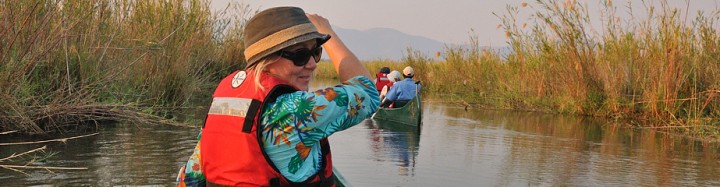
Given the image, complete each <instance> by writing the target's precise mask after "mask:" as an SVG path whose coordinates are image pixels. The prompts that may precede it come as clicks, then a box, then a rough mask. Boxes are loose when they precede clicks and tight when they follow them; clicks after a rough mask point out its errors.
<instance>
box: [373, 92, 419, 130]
mask: <svg viewBox="0 0 720 187" xmlns="http://www.w3.org/2000/svg"><path fill="white" fill-rule="evenodd" d="M373 119H376V120H383V121H389V122H394V123H399V124H403V125H408V126H415V127H418V128H419V127H420V126H421V122H422V121H421V120H422V102H420V95H417V96H415V98H413V99H412V100H410V102H408V103H407V104H405V106H403V107H401V108H380V109H378V111H377V112H375V115H374V116H373Z"/></svg>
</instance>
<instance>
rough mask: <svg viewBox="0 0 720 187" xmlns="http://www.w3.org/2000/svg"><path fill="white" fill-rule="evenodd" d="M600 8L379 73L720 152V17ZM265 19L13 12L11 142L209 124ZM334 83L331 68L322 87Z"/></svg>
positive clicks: (38, 7) (572, 9) (229, 14)
mask: <svg viewBox="0 0 720 187" xmlns="http://www.w3.org/2000/svg"><path fill="white" fill-rule="evenodd" d="M588 3H595V2H588ZM600 3H602V5H604V6H605V8H604V9H602V10H601V12H600V13H599V14H597V15H600V16H599V17H598V16H596V17H592V18H591V17H590V16H589V15H590V14H591V13H590V12H588V9H587V7H586V6H587V5H586V4H583V3H581V2H576V1H557V0H538V1H534V2H531V3H522V4H520V5H517V6H508V9H507V12H505V13H503V14H497V15H496V16H497V17H498V18H499V19H500V21H501V22H502V24H500V25H498V29H503V30H505V31H506V36H507V38H508V44H509V46H508V47H507V50H498V51H496V50H492V49H487V48H483V47H480V45H479V39H478V38H479V37H478V36H472V35H471V36H470V39H469V43H470V45H469V47H457V46H447V47H446V48H445V49H444V51H441V52H439V53H438V54H439V55H437V56H427V55H426V54H423V53H421V52H418V51H414V50H412V49H411V48H410V49H408V50H407V52H406V54H405V57H404V59H402V60H401V62H392V61H381V60H378V61H372V62H366V65H367V67H368V68H369V69H370V70H371V71H377V70H378V69H379V68H380V67H383V66H389V67H391V68H392V69H395V70H402V68H404V67H405V66H406V65H410V66H412V67H414V68H415V72H416V74H417V75H416V79H418V80H420V81H422V83H423V84H424V88H425V89H424V93H423V94H428V95H430V96H431V97H436V98H442V99H443V100H450V101H453V102H457V103H458V104H463V105H471V106H474V107H484V108H501V109H512V110H535V111H543V112H555V113H566V114H578V115H590V116H602V117H608V118H611V119H617V120H618V121H629V122H630V123H631V124H633V125H635V126H638V127H648V128H659V129H669V130H672V131H676V132H681V133H685V134H689V135H691V136H696V137H702V138H709V139H714V140H718V139H720V130H718V127H720V124H719V123H720V120H718V119H719V117H720V110H719V109H720V99H719V98H718V97H719V96H720V95H719V94H720V82H719V81H718V80H720V64H719V63H718V62H720V36H718V34H717V32H718V29H717V28H720V26H719V25H718V18H720V13H719V12H718V11H714V12H702V13H697V14H695V16H688V15H693V14H694V13H691V12H687V10H683V9H678V8H674V7H670V6H668V5H667V4H666V3H661V4H660V5H659V6H656V5H653V4H647V6H645V9H644V10H621V11H618V8H617V7H624V8H627V7H632V6H625V5H614V4H612V1H609V0H608V1H602V2H600ZM628 9H630V8H628ZM618 12H620V13H618ZM252 13H253V11H252V10H250V9H249V8H248V7H247V6H243V5H239V4H232V5H230V6H228V8H227V9H225V10H224V11H219V12H213V11H211V10H210V6H209V1H208V0H172V1H165V0H146V1H92V0H66V1H48V0H6V1H1V2H0V42H1V43H3V45H2V46H0V62H2V63H0V88H2V89H0V133H1V132H6V131H13V132H18V133H29V134H42V133H48V132H65V131H74V130H78V129H82V128H84V127H93V126H95V125H96V124H98V123H99V122H104V121H132V122H134V123H166V124H182V123H186V122H188V121H186V120H202V119H201V117H197V116H194V115H193V114H194V113H193V112H188V111H194V110H195V109H196V106H194V105H196V104H197V103H209V99H210V94H211V93H212V91H213V90H214V87H215V86H216V83H217V81H218V80H219V79H220V78H222V77H223V76H225V75H227V74H229V73H230V72H231V71H234V70H237V69H241V67H243V63H244V62H243V61H244V60H243V58H244V57H243V55H242V54H243V50H244V49H243V43H242V42H243V41H242V26H243V23H244V21H245V20H246V19H247V18H249V16H251V14H252ZM628 13H629V14H630V16H628V15H623V16H619V14H628ZM524 14H529V15H531V16H530V17H529V18H528V19H521V18H520V17H521V16H520V15H524ZM633 14H636V15H633ZM594 15H595V14H594ZM690 17H693V19H690ZM432 55H435V54H432ZM333 72H334V70H332V67H330V65H329V63H320V64H319V69H318V70H317V77H318V78H333V75H334V73H333ZM179 114H190V116H187V117H183V116H182V115H179ZM198 115H202V114H198ZM189 123H195V122H189Z"/></svg>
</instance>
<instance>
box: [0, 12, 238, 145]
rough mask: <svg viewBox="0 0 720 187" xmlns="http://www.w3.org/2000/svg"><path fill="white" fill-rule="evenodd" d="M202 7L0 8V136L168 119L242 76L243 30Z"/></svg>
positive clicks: (233, 16)
mask: <svg viewBox="0 0 720 187" xmlns="http://www.w3.org/2000/svg"><path fill="white" fill-rule="evenodd" d="M209 7H210V6H209V1H208V0H142V1H120V0H118V1H114V0H62V1H60V0H6V1H0V43H3V45H2V46H0V62H2V63H0V88H2V89H1V90H0V100H1V101H0V111H1V112H0V131H7V130H21V131H23V132H28V133H45V132H53V131H60V132H63V131H66V130H67V128H68V127H69V126H73V124H81V123H84V122H97V121H98V120H112V121H116V120H132V121H135V120H142V119H156V120H154V121H158V120H164V119H171V120H170V121H172V120H175V119H172V118H173V117H174V114H175V112H176V111H179V110H182V109H184V108H187V106H189V103H193V102H195V101H196V100H203V99H207V98H209V94H210V93H212V90H213V87H214V82H216V80H218V79H219V78H221V76H224V75H226V74H228V73H229V72H230V71H233V70H235V69H239V68H240V67H242V63H244V62H243V61H242V59H243V56H242V51H243V50H244V49H243V43H242V32H241V28H242V26H243V23H244V20H245V19H246V18H247V17H248V15H249V14H250V13H252V12H251V11H250V10H249V8H248V7H247V6H243V5H239V4H233V5H229V6H228V8H227V9H226V10H225V11H220V12H212V11H211V10H210V9H209Z"/></svg>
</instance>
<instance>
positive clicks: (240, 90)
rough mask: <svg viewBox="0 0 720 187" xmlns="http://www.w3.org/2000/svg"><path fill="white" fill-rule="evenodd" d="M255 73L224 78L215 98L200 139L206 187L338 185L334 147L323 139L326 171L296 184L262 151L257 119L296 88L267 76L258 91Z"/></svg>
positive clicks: (322, 145)
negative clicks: (267, 104) (213, 186)
mask: <svg viewBox="0 0 720 187" xmlns="http://www.w3.org/2000/svg"><path fill="white" fill-rule="evenodd" d="M253 77H254V73H253V72H252V71H247V72H246V71H237V72H235V73H233V74H231V75H230V76H228V77H226V78H225V79H223V80H222V81H221V82H220V84H219V85H218V87H217V89H216V90H215V93H214V94H213V103H212V106H211V107H210V111H209V112H208V115H207V118H206V119H205V124H204V125H203V129H202V136H201V137H200V144H201V145H202V148H201V149H200V155H201V156H200V157H201V158H200V163H201V167H202V171H203V174H204V175H205V178H206V179H207V181H208V182H211V183H214V184H220V185H228V186H334V176H333V172H332V159H331V154H330V144H329V143H328V141H327V138H324V139H322V140H320V145H321V148H322V156H323V163H322V167H323V169H322V170H320V171H318V173H316V174H315V175H313V176H311V177H310V178H308V179H307V180H306V181H303V182H300V183H294V182H291V181H289V180H287V178H285V177H284V176H283V175H282V174H281V173H280V172H279V171H278V169H277V167H275V165H274V164H273V163H272V161H271V160H270V158H269V157H268V155H267V153H265V151H264V149H263V146H262V143H260V142H262V139H263V138H262V130H258V129H259V128H260V125H259V122H258V120H259V119H261V118H260V115H261V112H262V108H263V107H264V105H263V104H264V103H265V102H268V101H273V100H275V99H276V98H277V97H278V96H280V95H282V94H284V93H291V92H295V91H297V90H298V89H296V88H294V87H292V86H289V85H288V84H287V83H285V82H283V81H281V80H278V79H276V78H274V77H272V76H268V75H264V76H262V79H261V81H260V82H261V84H262V85H263V86H264V87H265V90H264V91H263V90H261V89H259V88H257V89H256V87H255V81H254V78H253Z"/></svg>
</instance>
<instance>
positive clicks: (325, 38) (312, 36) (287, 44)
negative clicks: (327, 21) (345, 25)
mask: <svg viewBox="0 0 720 187" xmlns="http://www.w3.org/2000/svg"><path fill="white" fill-rule="evenodd" d="M312 39H317V45H318V46H320V45H322V44H324V43H325V42H327V41H328V40H330V35H329V34H321V33H318V32H311V33H307V34H304V35H300V36H298V37H295V38H292V39H289V40H287V41H285V42H282V43H280V44H279V45H276V46H273V47H271V48H269V49H267V50H265V51H262V52H260V53H258V54H257V55H255V56H253V57H252V58H251V59H248V62H247V65H245V69H248V68H250V67H252V66H254V65H255V64H257V63H258V62H259V61H260V60H261V59H263V58H265V57H267V56H268V55H270V54H273V53H275V52H278V51H280V50H282V49H284V48H286V47H290V46H293V45H295V44H299V43H303V42H306V41H309V40H312Z"/></svg>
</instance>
